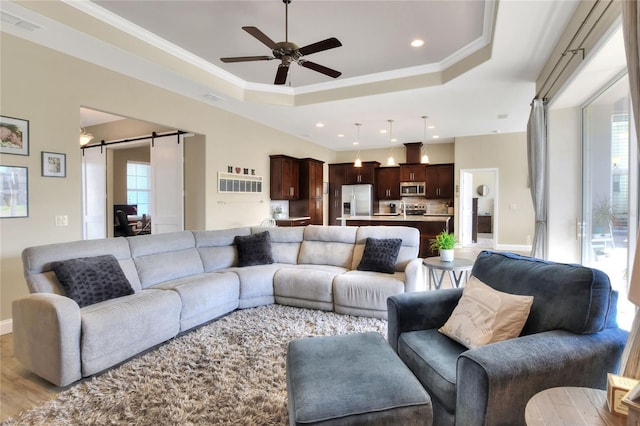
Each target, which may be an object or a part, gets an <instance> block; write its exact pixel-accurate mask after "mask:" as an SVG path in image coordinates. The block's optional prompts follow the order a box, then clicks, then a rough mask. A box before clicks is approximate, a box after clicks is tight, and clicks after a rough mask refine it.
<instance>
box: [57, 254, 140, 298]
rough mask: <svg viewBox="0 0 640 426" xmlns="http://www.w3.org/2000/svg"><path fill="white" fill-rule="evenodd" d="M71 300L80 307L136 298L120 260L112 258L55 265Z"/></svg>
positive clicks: (67, 261) (110, 256) (95, 258)
mask: <svg viewBox="0 0 640 426" xmlns="http://www.w3.org/2000/svg"><path fill="white" fill-rule="evenodd" d="M51 268H52V269H53V272H55V273H56V277H58V280H59V281H60V284H61V285H62V288H63V289H64V292H65V294H66V296H67V297H69V298H71V299H73V300H75V301H76V303H77V304H78V305H80V307H81V308H82V307H84V306H89V305H93V304H94V303H98V302H102V301H104V300H109V299H115V298H116V297H121V296H127V295H129V294H133V293H134V291H133V288H131V284H130V283H129V280H128V279H127V277H126V276H125V275H124V272H122V268H121V267H120V264H119V263H118V260H117V259H116V258H115V257H114V256H113V255H111V254H108V255H104V256H96V257H83V258H80V259H70V260H63V261H59V262H52V263H51Z"/></svg>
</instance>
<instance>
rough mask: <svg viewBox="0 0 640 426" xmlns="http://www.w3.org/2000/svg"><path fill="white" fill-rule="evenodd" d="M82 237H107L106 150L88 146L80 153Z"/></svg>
mask: <svg viewBox="0 0 640 426" xmlns="http://www.w3.org/2000/svg"><path fill="white" fill-rule="evenodd" d="M82 206H83V212H82V225H83V226H82V238H83V239H85V240H94V239H99V238H106V237H107V150H106V149H102V148H100V149H98V148H90V149H85V150H83V155H82Z"/></svg>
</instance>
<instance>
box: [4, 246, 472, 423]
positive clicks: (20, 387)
mask: <svg viewBox="0 0 640 426" xmlns="http://www.w3.org/2000/svg"><path fill="white" fill-rule="evenodd" d="M481 250H482V248H481V247H474V248H465V249H456V252H455V255H456V256H459V257H462V258H466V259H470V260H475V258H476V256H477V255H478V253H479V252H480V251H481ZM442 287H443V288H446V287H451V281H450V280H449V277H448V274H445V280H444V282H443V285H442ZM64 389H65V388H59V387H56V386H54V385H52V384H51V383H49V382H47V381H46V380H44V379H41V378H40V377H38V376H36V375H35V374H33V373H31V372H29V371H28V370H26V369H25V368H24V367H22V365H21V364H20V363H19V362H18V361H17V360H16V359H15V358H14V357H13V334H5V335H2V336H0V422H2V421H4V420H6V419H8V418H10V417H14V416H16V415H17V414H19V413H20V412H22V411H24V410H28V409H31V408H33V407H36V406H38V405H40V404H42V403H44V402H45V401H48V400H50V399H53V398H55V397H56V395H57V394H58V393H59V392H61V391H63V390H64Z"/></svg>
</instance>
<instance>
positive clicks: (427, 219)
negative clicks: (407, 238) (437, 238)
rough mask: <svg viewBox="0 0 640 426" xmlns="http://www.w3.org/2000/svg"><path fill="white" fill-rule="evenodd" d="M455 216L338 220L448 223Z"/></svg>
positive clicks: (345, 218)
mask: <svg viewBox="0 0 640 426" xmlns="http://www.w3.org/2000/svg"><path fill="white" fill-rule="evenodd" d="M452 216H453V215H450V214H437V215H432V214H430V215H415V216H413V215H407V216H404V215H396V216H378V215H376V216H345V217H339V218H338V220H343V219H344V220H347V221H349V220H371V221H389V222H447V221H448V220H449V219H451V217H452Z"/></svg>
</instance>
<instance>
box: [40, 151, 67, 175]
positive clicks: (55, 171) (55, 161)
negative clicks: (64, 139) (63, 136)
mask: <svg viewBox="0 0 640 426" xmlns="http://www.w3.org/2000/svg"><path fill="white" fill-rule="evenodd" d="M42 176H48V177H62V178H63V177H67V154H59V153H57V152H45V151H42Z"/></svg>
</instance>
